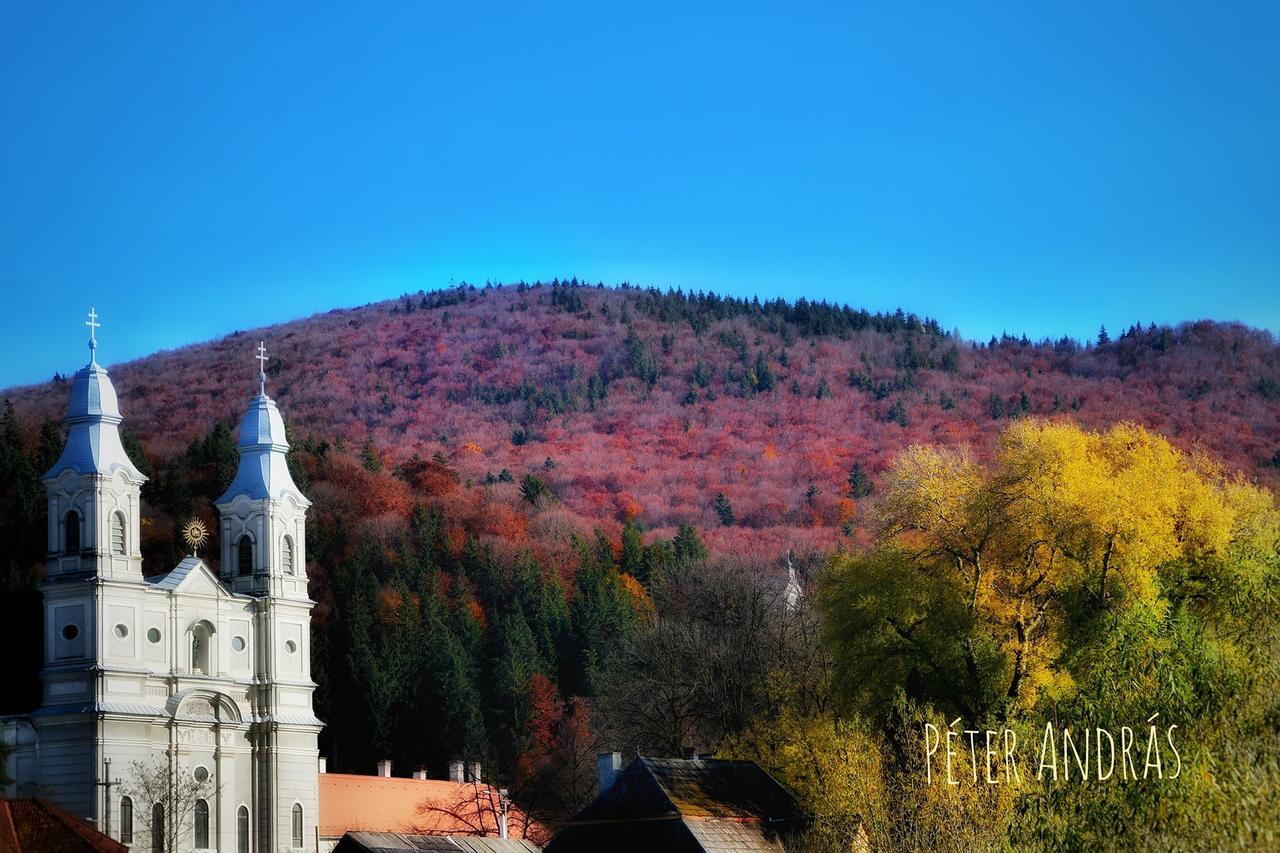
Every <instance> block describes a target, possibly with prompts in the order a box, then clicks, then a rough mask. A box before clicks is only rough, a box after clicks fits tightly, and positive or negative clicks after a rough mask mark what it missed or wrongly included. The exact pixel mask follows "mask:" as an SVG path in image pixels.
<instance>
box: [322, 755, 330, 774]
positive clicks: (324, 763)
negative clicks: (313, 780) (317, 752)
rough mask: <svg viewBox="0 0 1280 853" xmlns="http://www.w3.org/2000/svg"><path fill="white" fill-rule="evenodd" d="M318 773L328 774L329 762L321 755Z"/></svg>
mask: <svg viewBox="0 0 1280 853" xmlns="http://www.w3.org/2000/svg"><path fill="white" fill-rule="evenodd" d="M320 772H321V773H328V772H329V760H328V759H327V758H325V757H324V756H323V755H322V756H320Z"/></svg>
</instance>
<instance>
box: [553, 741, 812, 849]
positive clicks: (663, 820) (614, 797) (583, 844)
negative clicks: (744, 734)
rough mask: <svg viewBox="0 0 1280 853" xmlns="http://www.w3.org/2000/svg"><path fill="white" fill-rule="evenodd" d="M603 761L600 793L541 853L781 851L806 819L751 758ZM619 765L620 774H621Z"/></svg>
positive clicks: (610, 756) (613, 756)
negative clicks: (582, 852) (598, 852)
mask: <svg viewBox="0 0 1280 853" xmlns="http://www.w3.org/2000/svg"><path fill="white" fill-rule="evenodd" d="M621 763H622V757H621V755H620V754H619V753H616V752H614V753H605V754H604V755H601V756H600V794H599V795H598V796H597V797H596V799H595V801H593V802H592V803H591V804H590V805H588V806H587V807H586V808H585V809H583V810H582V811H581V812H579V813H578V814H577V815H575V816H574V818H573V819H572V820H570V821H569V822H568V823H567V824H566V825H565V827H564V828H563V829H561V830H560V832H559V833H557V834H556V836H555V838H553V839H552V840H551V842H550V843H549V844H547V846H546V848H545V849H546V853H579V851H599V850H608V851H616V853H627V851H651V850H662V851H671V853H682V851H689V853H702V851H761V853H781V851H783V850H785V849H787V848H786V846H785V844H787V843H789V842H790V841H791V840H792V839H794V838H795V837H796V836H797V835H798V834H799V833H800V832H802V831H803V830H804V829H805V828H807V826H808V824H809V820H810V817H809V816H808V815H806V814H805V813H804V812H803V811H802V810H801V808H800V806H799V804H798V803H797V801H796V798H795V795H794V794H792V793H791V792H790V791H788V790H787V789H786V788H784V787H783V786H782V785H781V784H780V783H779V782H778V781H777V780H776V779H774V778H773V777H772V776H770V775H769V774H768V773H767V772H765V770H764V769H763V768H761V767H760V765H758V764H756V763H755V762H754V761H724V760H717V759H710V758H691V759H675V758H648V757H645V756H639V757H637V758H635V759H634V760H633V761H632V762H631V763H630V764H628V765H627V766H626V767H625V768H621ZM619 768H621V769H619Z"/></svg>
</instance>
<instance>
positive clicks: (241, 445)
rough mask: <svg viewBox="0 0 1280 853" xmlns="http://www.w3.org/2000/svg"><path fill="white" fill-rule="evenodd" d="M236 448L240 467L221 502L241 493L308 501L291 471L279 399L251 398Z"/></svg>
mask: <svg viewBox="0 0 1280 853" xmlns="http://www.w3.org/2000/svg"><path fill="white" fill-rule="evenodd" d="M236 450H238V451H239V452H240V467H239V468H237V469H236V477H235V479H234V480H232V481H231V486H230V487H229V488H228V489H227V491H226V493H225V494H223V496H222V497H220V498H218V503H220V504H222V503H227V502H228V501H230V500H232V499H234V498H236V497H239V496H240V495H245V496H246V497H248V498H249V499H251V500H262V499H264V498H265V499H270V500H279V499H280V498H282V497H284V496H285V495H287V494H292V495H294V496H295V497H296V498H298V500H300V501H301V502H303V503H307V499H306V498H305V497H303V494H302V492H300V491H298V487H297V486H296V485H294V482H293V477H292V476H290V475H289V465H288V462H287V460H286V459H285V453H286V452H287V451H288V450H289V442H288V441H287V440H285V437H284V418H282V417H280V410H279V409H278V408H277V407H276V404H275V401H274V400H272V399H271V398H270V397H268V396H267V395H266V394H258V395H257V396H256V397H254V398H253V399H252V400H251V401H250V402H249V410H248V411H246V412H245V413H244V419H243V420H241V421H240V440H239V441H237V442H236Z"/></svg>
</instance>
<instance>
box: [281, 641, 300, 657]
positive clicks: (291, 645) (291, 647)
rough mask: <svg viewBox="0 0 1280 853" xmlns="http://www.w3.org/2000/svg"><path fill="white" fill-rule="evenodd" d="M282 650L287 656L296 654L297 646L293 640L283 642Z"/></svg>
mask: <svg viewBox="0 0 1280 853" xmlns="http://www.w3.org/2000/svg"><path fill="white" fill-rule="evenodd" d="M284 650H285V651H286V652H288V653H289V654H293V653H294V652H296V651H297V650H298V644H297V643H295V642H294V641H293V640H285V641H284Z"/></svg>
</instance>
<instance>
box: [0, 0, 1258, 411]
mask: <svg viewBox="0 0 1280 853" xmlns="http://www.w3.org/2000/svg"><path fill="white" fill-rule="evenodd" d="M360 5H361V6H363V8H362V9H357V8H356V7H357V4H341V6H339V5H338V4H314V3H305V4H304V3H299V4H286V3H270V4H247V3H246V4H240V5H238V6H237V5H236V4H186V3H184V4H173V3H163V4H156V5H153V6H146V5H143V4H129V5H128V7H127V8H126V6H125V5H124V4H103V3H17V2H11V0H0V387H3V386H8V385H12V384H15V383H22V382H30V381H37V380H43V379H46V378H48V377H49V376H50V375H51V374H52V373H53V372H54V371H55V370H61V371H69V370H73V369H74V368H76V367H77V366H78V365H79V364H81V363H82V362H83V361H84V349H83V346H82V341H83V333H84V329H83V326H81V325H80V324H81V322H82V321H83V312H84V311H85V310H86V309H87V307H88V304H89V303H90V302H91V301H92V302H95V303H96V305H97V307H98V311H99V312H100V313H101V315H102V316H103V320H104V323H105V327H104V329H103V330H102V332H101V333H100V337H101V340H102V349H101V350H100V353H101V355H102V358H103V360H104V361H105V362H107V363H113V362H117V361H121V360H125V359H129V358H133V357H136V356H139V355H143V354H145V353H148V352H151V351H154V350H157V349H161V348H167V347H173V346H179V345H181V344H184V343H188V342H192V341H197V340H204V339H208V338H212V337H216V336H219V335H222V334H225V333H228V332H231V331H234V330H237V329H245V328H250V327H253V326H258V325H262V324H266V323H271V322H276V321H281V320H287V319H292V318H295V317H299V316H304V315H306V314H310V313H313V312H316V311H321V310H325V309H328V308H332V307H336V306H345V305H357V304H362V303H365V302H369V301H374V300H378V299H383V298H387V297H390V296H394V295H396V294H399V293H401V292H404V291H406V290H417V289H419V288H433V287H439V286H442V285H445V284H447V283H448V282H449V280H450V278H455V279H458V280H462V279H466V280H470V281H476V282H483V281H485V280H486V279H493V280H517V279H521V278H524V279H529V280H532V279H536V278H550V277H552V276H557V275H559V276H570V275H577V276H579V277H582V278H586V279H591V280H596V279H601V280H604V281H606V282H616V281H622V280H629V281H632V282H636V283H643V284H655V285H659V286H664V287H665V286H668V285H673V286H683V287H686V288H692V289H711V290H717V291H722V292H727V293H735V294H745V295H750V294H758V295H760V296H762V297H764V296H774V295H782V296H786V297H789V298H795V297H798V296H807V297H810V298H826V299H831V300H837V301H843V302H849V303H851V304H855V305H861V306H866V307H869V308H872V309H893V308H895V307H898V306H902V307H904V308H906V309H908V310H913V311H916V312H919V313H923V314H929V315H932V316H935V317H937V318H938V319H939V320H940V321H941V322H942V324H943V325H944V327H946V328H959V329H960V330H961V332H962V333H963V334H965V335H966V336H968V337H974V338H986V337H987V336H989V335H991V334H993V333H999V332H1001V331H1002V330H1008V331H1010V332H1014V333H1019V334H1021V333H1024V332H1025V333H1027V334H1029V335H1031V336H1032V337H1034V338H1038V337H1041V336H1046V335H1051V336H1057V335H1062V334H1068V335H1072V336H1076V337H1086V336H1092V335H1093V334H1094V333H1096V330H1097V328H1098V325H1099V324H1100V323H1105V324H1106V325H1107V326H1108V327H1109V328H1112V329H1116V328H1121V327H1124V326H1127V325H1128V324H1130V323H1132V322H1134V321H1143V322H1146V321H1156V322H1178V321H1182V320H1188V319H1196V318H1200V317H1212V318H1216V319H1237V320H1243V321H1245V322H1248V323H1251V324H1253V325H1257V326H1262V327H1266V328H1269V329H1272V330H1280V296H1277V292H1278V291H1280V153H1278V152H1280V36H1277V33H1280V4H1277V3H1258V4H1248V3H1243V4H1221V3H1203V4H1192V3H1178V2H1162V3H1122V4H1116V3H1100V4H1090V3H1080V2H1074V3H1037V4H1026V3H1009V4H988V3H963V4H923V3H913V2H891V3H884V4H865V3H859V4H852V3H842V4H806V3H775V4H763V3H753V2H736V3H727V4H701V3H690V2H684V3H677V4H672V5H663V4H659V3H643V4H639V3H637V4H598V3H579V4H559V3H539V4H531V3H526V4H513V5H509V6H498V5H494V6H490V5H480V4H449V6H450V7H451V8H449V9H440V8H433V7H432V6H431V5H430V4H425V3H407V4H403V5H396V4H388V3H379V4H360ZM441 5H443V4H441Z"/></svg>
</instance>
